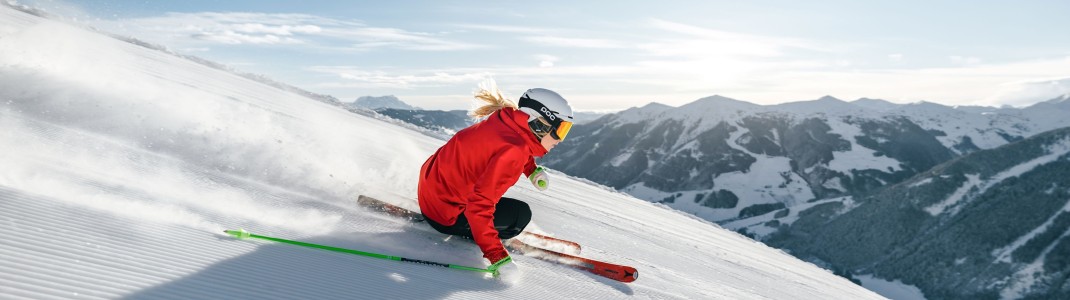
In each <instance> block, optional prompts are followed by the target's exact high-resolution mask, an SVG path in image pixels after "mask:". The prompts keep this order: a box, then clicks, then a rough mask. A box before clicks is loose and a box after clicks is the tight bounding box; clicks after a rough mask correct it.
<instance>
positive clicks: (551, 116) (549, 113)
mask: <svg viewBox="0 0 1070 300" xmlns="http://www.w3.org/2000/svg"><path fill="white" fill-rule="evenodd" d="M541 110H542V114H543V115H546V117H547V118H549V119H550V121H556V120H557V116H555V115H554V112H552V111H550V109H549V108H546V107H545V106H543V107H542V109H541Z"/></svg>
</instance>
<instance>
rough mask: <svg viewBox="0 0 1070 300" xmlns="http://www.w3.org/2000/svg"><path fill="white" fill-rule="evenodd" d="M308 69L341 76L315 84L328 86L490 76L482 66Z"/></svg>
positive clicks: (430, 83)
mask: <svg viewBox="0 0 1070 300" xmlns="http://www.w3.org/2000/svg"><path fill="white" fill-rule="evenodd" d="M308 70H310V71H313V72H318V73H325V74H331V75H334V76H337V78H340V79H343V81H341V82H324V83H320V84H318V86H321V87H329V88H340V87H346V88H353V87H364V88H371V87H374V88H397V89H412V88H426V87H435V86H445V85H453V84H457V83H467V82H478V81H481V80H484V79H486V78H488V77H491V75H492V73H490V72H487V71H481V70H426V71H413V72H409V71H401V72H398V73H400V74H391V73H388V72H385V71H365V70H361V69H359V68H356V67H350V66H316V67H310V68H308Z"/></svg>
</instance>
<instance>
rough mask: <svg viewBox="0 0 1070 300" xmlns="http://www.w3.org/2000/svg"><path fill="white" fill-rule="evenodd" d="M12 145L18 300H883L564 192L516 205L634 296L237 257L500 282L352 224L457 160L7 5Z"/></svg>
mask: <svg viewBox="0 0 1070 300" xmlns="http://www.w3.org/2000/svg"><path fill="white" fill-rule="evenodd" d="M458 101H467V100H465V99H458ZM0 129H2V130H0V166H2V168H0V237H3V238H2V239H0V257H3V259H0V298H5V299H8V298H16V299H18V298H29V299H60V298H89V299H100V298H108V299H112V298H120V297H131V298H154V299H155V298H177V299H265V298H268V299H270V298H291V299H292V298H299V299H325V298H326V299H339V298H365V299H399V298H400V299H427V298H451V299H452V298H481V299H489V298H510V299H514V298H519V299H546V298H602V299H622V298H644V299H645V298H657V299H878V298H880V296H879V295H877V294H875V293H873V292H870V291H868V290H865V289H864V288H862V287H859V286H857V285H854V284H852V283H850V282H848V281H847V280H845V279H842V278H840V277H837V276H835V275H833V274H831V273H830V272H828V271H826V270H822V269H820V268H817V267H815V266H814V265H812V264H809V263H805V262H802V261H800V260H798V259H795V258H794V257H791V256H789V255H787V254H785V253H783V252H782V251H779V250H776V249H772V248H769V247H766V246H765V245H763V244H760V243H757V242H755V241H753V240H750V239H747V238H745V237H742V236H740V235H738V234H735V233H732V232H729V231H726V230H723V229H721V228H719V227H718V226H716V225H713V224H710V223H707V222H702V221H699V220H696V219H694V218H688V217H686V216H684V215H682V214H681V213H679V212H675V211H671V210H667V209H664V207H663V206H657V205H654V204H651V203H648V202H645V201H641V200H638V199H635V198H631V197H629V196H626V195H623V194H621V193H614V192H611V191H607V190H605V189H604V188H602V187H599V186H595V185H591V184H588V183H585V182H583V181H577V180H573V179H571V178H568V177H567V176H555V177H554V178H553V179H552V185H551V189H550V190H549V191H548V192H543V193H540V192H537V191H535V190H534V189H532V188H530V187H528V186H527V185H525V184H523V182H521V183H520V184H518V187H514V188H513V189H512V190H511V191H510V192H509V194H508V195H509V196H512V197H516V198H520V199H523V200H526V201H527V202H528V203H530V204H531V206H532V209H533V211H534V213H535V217H534V220H533V222H534V225H533V230H538V231H541V232H544V233H547V234H551V235H555V236H557V237H561V238H565V239H571V240H576V241H579V242H581V243H582V244H583V245H584V250H583V255H584V256H587V257H591V258H596V259H601V260H606V261H609V262H615V263H621V264H627V265H632V266H634V267H636V268H638V269H639V270H640V272H641V273H640V278H639V280H638V281H636V282H634V283H631V284H623V283H618V282H614V281H610V280H607V279H603V278H601V277H598V276H594V275H591V274H588V273H585V272H582V271H578V270H575V269H572V268H568V267H564V266H560V265H556V264H551V263H547V262H543V261H540V260H537V259H535V258H532V257H524V256H519V255H518V256H517V257H516V262H517V264H518V265H520V266H521V269H522V280H521V281H520V282H519V283H517V284H514V285H510V284H506V283H503V282H499V281H496V280H493V279H487V278H484V277H482V276H479V275H475V274H469V273H465V272H460V271H454V270H449V269H442V268H435V267H429V266H424V265H415V264H405V263H398V262H392V261H384V260H376V259H370V258H364V257H359V256H353V255H346V254H339V253H333V252H326V251H321V250H315V249H305V248H300V247H294V246H289V245H279V244H272V243H269V242H258V241H246V240H235V239H232V238H230V237H228V236H225V235H224V234H222V232H221V231H222V230H223V229H228V228H230V229H234V228H245V229H247V230H249V231H251V232H253V233H258V234H263V235H271V236H278V237H282V238H288V239H295V240H302V241H309V242H316V243H323V244H329V245H333V246H339V247H347V248H353V249H358V250H363V251H372V252H381V253H388V254H393V255H398V256H405V257H411V258H419V259H426V260H435V261H442V262H447V263H455V264H463V265H482V264H484V262H483V259H482V258H481V257H480V253H479V251H478V250H477V249H476V247H474V246H473V245H471V244H469V243H466V242H463V241H457V240H453V239H451V240H445V239H444V238H443V236H441V235H438V234H433V233H430V232H428V231H427V230H426V229H424V228H422V227H420V226H417V225H412V224H406V223H405V222H401V221H398V220H395V219H392V218H388V217H383V216H381V215H380V214H378V213H374V212H368V211H365V210H364V209H361V208H359V207H356V206H355V205H353V203H354V200H355V198H356V196H357V195H360V194H368V195H373V196H378V197H383V198H387V199H392V201H399V202H400V201H403V200H399V199H402V198H405V197H406V196H409V197H411V195H414V194H415V188H416V175H417V174H416V173H417V170H418V169H419V166H420V164H421V163H422V162H423V160H424V159H425V158H426V157H427V156H428V155H430V154H431V153H432V152H433V151H434V150H435V149H436V148H437V147H438V146H439V145H441V144H442V142H443V141H441V140H437V139H434V138H430V137H427V136H425V135H423V134H420V133H418V132H415V131H412V130H409V129H406V128H403V127H400V126H397V125H394V124H390V123H386V122H382V121H379V120H376V119H372V118H368V117H364V116H360V115H356V114H352V113H349V112H346V111H344V110H343V109H340V108H338V107H333V106H330V105H327V104H323V103H320V102H316V101H313V100H310V99H306V98H302V97H300V96H297V95H295V94H290V93H287V92H284V91H280V90H278V89H275V88H272V87H269V86H266V85H263V84H260V83H256V82H253V81H249V80H246V79H243V78H241V77H239V76H235V75H233V74H230V73H226V72H222V71H219V70H216V69H211V68H208V67H205V66H202V65H199V64H196V63H192V62H190V61H186V60H183V59H179V58H176V57H174V56H171V55H168V54H165V53H162V52H158V51H153V50H149V49H146V48H142V47H139V46H135V45H131V44H127V43H124V42H120V41H117V40H114V39H112V38H109V37H106V36H104V35H101V34H97V33H92V32H90V31H86V30H82V29H78V28H74V27H71V26H68V25H64V24H60V23H57V22H54V21H50V20H45V19H42V18H39V17H36V16H32V15H29V14H26V13H22V12H19V11H16V10H14V9H11V8H10V7H8V6H5V5H0ZM555 175H559V174H555ZM392 195H401V196H400V197H397V196H393V197H392ZM406 205H411V203H410V204H406Z"/></svg>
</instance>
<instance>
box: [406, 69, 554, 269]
mask: <svg viewBox="0 0 1070 300" xmlns="http://www.w3.org/2000/svg"><path fill="white" fill-rule="evenodd" d="M475 98H477V99H479V100H481V101H483V102H486V104H485V105H483V106H482V107H480V108H478V109H476V110H474V111H473V112H472V113H471V115H472V117H475V118H486V119H485V120H483V121H480V122H479V123H476V124H474V125H472V126H469V127H468V128H465V129H462V130H461V131H458V132H457V134H455V135H454V136H453V137H452V138H450V140H449V141H447V142H446V144H445V145H443V146H442V147H441V148H439V149H438V151H436V152H435V154H433V155H431V157H430V158H428V159H427V161H426V162H424V164H423V167H421V168H420V183H419V191H418V198H419V202H420V211H421V212H422V213H423V215H424V217H425V218H426V219H427V221H428V223H429V224H430V225H431V227H433V228H435V230H438V231H439V232H442V233H445V234H450V235H457V236H463V237H467V238H471V239H472V240H474V241H475V243H476V244H477V245H479V249H480V250H482V251H483V257H484V258H486V259H487V260H489V261H490V263H491V266H490V267H489V268H488V269H490V270H496V271H499V272H501V273H502V274H504V275H506V276H508V275H511V274H509V273H515V272H516V266H515V265H513V264H511V263H510V262H512V259H511V258H510V257H509V253H508V252H506V251H505V247H504V246H503V245H502V242H501V240H503V239H509V238H512V237H515V236H517V235H519V234H520V233H521V232H522V231H523V230H524V227H526V226H527V225H528V222H529V221H531V208H529V207H528V205H527V203H524V202H522V201H520V200H516V199H512V198H504V197H502V195H504V194H505V191H506V190H507V189H509V187H510V186H512V185H513V184H514V183H516V181H517V180H518V179H519V176H520V174H524V175H525V176H527V178H528V180H530V181H531V182H532V184H534V185H535V187H536V188H537V189H539V190H540V191H542V190H546V189H547V188H548V184H549V181H548V177H547V174H546V172H544V171H543V169H542V167H539V166H538V165H536V164H535V157H541V156H543V155H544V154H546V153H547V152H548V151H550V149H553V147H554V146H555V145H557V143H560V142H561V140H563V139H564V138H565V136H566V135H568V132H569V130H570V129H571V128H572V120H573V118H572V107H571V106H569V105H568V102H567V101H565V99H564V98H562V97H561V95H558V94H557V93H555V92H553V91H551V90H547V89H542V88H533V89H530V90H527V92H525V93H524V95H522V96H520V101H519V102H518V103H515V104H514V103H512V102H511V101H508V100H505V99H504V98H503V97H502V94H501V92H500V91H498V90H497V88H496V87H495V86H494V85H493V83H491V84H488V85H487V86H483V87H481V89H480V91H479V92H477V93H476V95H475Z"/></svg>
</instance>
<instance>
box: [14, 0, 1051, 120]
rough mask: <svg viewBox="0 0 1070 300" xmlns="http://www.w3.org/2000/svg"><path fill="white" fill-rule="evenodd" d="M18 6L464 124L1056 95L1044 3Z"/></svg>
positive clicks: (40, 1) (1024, 102)
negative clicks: (552, 110)
mask: <svg viewBox="0 0 1070 300" xmlns="http://www.w3.org/2000/svg"><path fill="white" fill-rule="evenodd" d="M18 3H19V4H23V5H28V6H31V7H35V8H39V9H43V10H45V11H47V12H49V13H52V14H55V15H58V16H61V17H63V18H65V19H67V20H68V21H73V22H76V23H80V24H84V25H88V26H92V27H94V28H99V29H100V30H102V31H105V32H109V33H114V34H118V35H124V36H130V37H134V38H138V39H140V40H144V41H146V42H150V43H154V44H159V45H162V46H165V47H167V48H168V49H171V50H172V51H175V52H177V53H181V54H186V55H193V56H198V57H202V58H205V59H208V60H211V61H215V62H218V63H222V64H224V65H227V66H230V67H233V68H235V69H238V70H241V71H242V72H249V73H255V74H262V75H264V76H267V77H269V78H273V79H275V80H278V81H281V82H286V83H288V84H292V85H294V86H297V87H300V88H302V89H305V90H308V91H311V92H314V93H319V94H327V95H332V96H334V97H336V98H338V99H340V100H341V101H343V102H351V101H354V100H355V99H356V98H358V97H360V96H378V95H395V96H397V97H398V98H400V99H404V100H403V101H405V102H406V103H410V104H412V105H415V106H419V107H424V108H427V109H444V110H448V109H463V108H465V107H467V106H469V104H470V102H469V101H468V100H470V99H471V97H470V95H471V93H472V91H474V90H475V88H476V87H477V85H478V83H479V82H481V81H483V80H485V79H487V78H493V79H496V80H497V82H498V83H499V84H500V85H501V88H502V90H503V91H504V92H505V94H506V96H507V97H510V98H513V97H515V96H517V95H519V94H521V93H523V91H524V90H526V89H527V88H531V87H546V88H550V89H554V90H555V91H558V92H559V93H561V94H562V95H564V96H566V98H568V99H570V101H572V102H573V103H575V106H576V108H577V110H579V111H606V110H611V111H620V110H624V109H627V108H629V107H640V106H643V105H645V104H646V103H651V102H657V103H662V104H666V105H669V106H674V107H676V106H680V105H683V104H686V103H690V102H693V101H695V100H697V99H701V98H705V97H709V96H710V95H731V98H733V99H747V100H746V101H748V102H751V103H755V104H760V105H773V104H780V103H787V102H794V101H799V100H794V99H817V98H820V97H821V96H824V95H837V96H836V97H837V98H839V99H858V98H872V99H883V100H886V101H889V102H892V103H897V104H904V103H914V102H919V101H926V102H932V103H938V104H941V105H946V106H989V107H1002V106H1012V107H1024V106H1028V105H1031V104H1034V103H1037V102H1040V101H1046V100H1050V99H1053V98H1056V97H1058V96H1060V95H1065V94H1068V93H1070V71H1066V70H1070V41H1068V40H1066V39H1059V38H1057V37H1056V36H1055V35H1053V34H1052V33H1053V32H1055V31H1056V30H1058V29H1057V28H1067V27H1070V20H1066V19H1065V18H1062V17H1061V16H1060V15H1059V12H1062V11H1067V9H1070V3H1064V2H1059V1H1039V2H1029V3H970V4H968V6H966V5H961V4H958V3H953V2H923V1H911V2H897V3H877V4H874V3H853V2H842V3H839V2H837V3H817V4H813V3H806V4H799V3H793V2H790V1H776V2H771V3H767V4H766V5H761V4H754V3H744V4H739V3H732V5H726V3H727V2H688V1H677V2H668V3H659V4H656V5H655V4H648V3H641V2H624V3H614V4H615V5H614V10H613V11H612V12H611V11H608V10H605V9H604V7H603V4H601V3H566V2H558V1H550V2H545V3H538V4H519V3H490V4H487V3H481V2H478V1H458V2H451V3H423V4H420V5H410V4H412V3H407V2H405V1H401V2H391V3H378V2H377V3H374V4H360V3H358V4H354V3H348V2H345V1H323V2H318V3H317V4H316V5H302V4H296V3H290V2H285V3H259V2H255V1H247V0H242V1H227V2H223V3H219V2H212V1H185V2H182V3H177V2H148V3H127V2H122V1H106V0H85V1H67V0H30V1H18ZM992 16H998V17H999V18H993V17H992Z"/></svg>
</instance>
